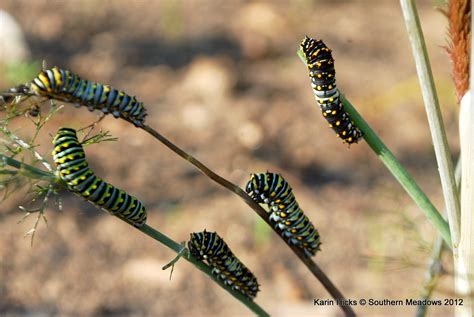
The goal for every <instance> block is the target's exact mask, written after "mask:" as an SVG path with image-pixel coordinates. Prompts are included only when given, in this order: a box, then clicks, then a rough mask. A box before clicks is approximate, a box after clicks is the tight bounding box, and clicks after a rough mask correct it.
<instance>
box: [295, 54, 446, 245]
mask: <svg viewBox="0 0 474 317" xmlns="http://www.w3.org/2000/svg"><path fill="white" fill-rule="evenodd" d="M297 54H298V56H299V57H300V59H301V60H302V62H303V63H305V64H306V61H305V59H304V56H303V53H302V52H301V50H299V51H298V52H297ZM340 99H341V101H342V103H343V104H344V110H346V111H347V113H349V116H350V117H351V119H352V121H354V123H355V125H356V126H357V127H359V129H360V130H362V132H364V139H365V141H366V142H367V144H368V145H369V146H370V147H371V148H372V150H373V151H374V152H375V154H376V155H377V156H378V157H379V159H380V160H381V161H382V162H383V163H384V164H385V166H386V167H387V168H388V170H389V171H390V172H391V173H392V175H393V176H394V177H395V178H396V179H397V181H398V182H399V183H400V185H402V187H403V189H405V191H406V192H407V193H408V195H409V196H410V197H411V198H412V199H413V201H414V202H415V203H416V204H417V205H418V207H420V209H421V210H422V211H423V212H424V214H425V216H426V217H427V218H428V219H429V220H430V221H431V223H432V224H433V226H434V227H435V228H436V229H437V230H438V231H439V233H440V234H441V236H442V237H443V239H444V241H445V242H446V244H447V245H448V246H449V247H450V248H452V244H451V234H450V232H449V226H448V223H447V222H446V220H444V218H443V216H441V214H440V213H439V211H438V210H437V209H436V207H435V206H434V205H433V204H432V203H431V201H430V200H429V198H428V197H427V196H426V194H425V193H424V192H423V191H422V190H421V188H420V187H419V186H418V184H417V183H416V182H415V180H414V179H413V178H412V177H411V176H410V174H409V173H408V171H407V170H406V169H405V168H404V167H403V166H402V164H401V163H400V162H399V161H398V160H397V158H396V157H395V155H393V153H392V152H391V151H390V150H389V148H388V147H387V146H386V145H385V144H384V143H383V142H382V140H381V139H380V138H379V137H378V136H377V134H376V133H375V132H374V130H372V129H371V128H370V126H369V125H368V124H367V122H365V120H364V119H363V118H362V117H361V115H360V114H359V113H358V112H357V110H356V109H355V108H354V106H353V105H352V104H351V103H350V102H349V100H347V99H346V98H345V96H344V95H343V94H342V93H340Z"/></svg>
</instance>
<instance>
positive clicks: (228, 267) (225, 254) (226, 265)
mask: <svg viewBox="0 0 474 317" xmlns="http://www.w3.org/2000/svg"><path fill="white" fill-rule="evenodd" d="M188 249H189V252H190V253H191V255H193V257H195V258H196V259H197V260H199V261H203V260H206V261H207V263H208V264H209V265H210V266H211V267H212V273H213V274H215V275H216V276H217V277H218V278H219V279H220V280H222V281H223V282H224V284H226V285H231V286H232V289H233V290H235V291H238V292H240V293H242V294H243V295H245V296H246V297H247V298H248V299H250V300H253V299H254V298H255V296H256V295H257V292H258V291H259V288H258V287H259V284H258V282H257V278H256V277H255V276H254V275H253V274H252V272H250V270H249V269H248V268H247V267H246V266H245V265H244V264H243V263H242V262H241V261H240V260H239V259H238V258H237V257H236V256H235V255H234V254H233V253H232V251H231V250H230V249H229V247H228V246H227V244H226V243H225V241H224V240H223V239H222V238H221V237H219V235H218V234H217V233H216V232H207V231H206V230H204V231H203V232H195V233H191V239H190V240H189V242H188Z"/></svg>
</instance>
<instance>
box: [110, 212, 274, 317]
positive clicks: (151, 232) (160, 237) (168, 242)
mask: <svg viewBox="0 0 474 317" xmlns="http://www.w3.org/2000/svg"><path fill="white" fill-rule="evenodd" d="M119 219H121V218H119ZM121 220H123V219H121ZM123 221H125V220H123ZM125 222H126V221H125ZM126 223H128V222H126ZM134 228H136V229H138V230H140V231H141V232H143V233H144V234H146V235H147V236H149V237H151V238H153V239H155V240H156V241H158V242H160V243H162V244H164V245H165V246H167V247H168V248H170V249H172V250H173V251H175V252H176V253H179V252H181V251H182V249H183V246H182V245H180V244H179V243H177V242H175V241H173V240H172V239H170V238H168V237H167V236H166V235H164V234H162V233H161V232H159V231H158V230H155V229H154V228H153V227H150V226H149V225H144V226H143V227H140V228H137V227H134ZM182 258H183V259H185V260H186V261H188V262H191V263H192V264H193V265H194V266H195V267H196V268H197V269H198V270H200V271H202V272H203V273H204V274H206V275H207V276H209V277H210V278H211V279H212V280H213V281H214V282H216V283H217V284H219V286H220V287H222V288H223V289H225V290H226V291H227V292H228V293H230V295H232V296H233V297H235V298H236V299H237V300H238V301H240V302H241V303H242V304H244V305H245V306H247V308H249V309H250V310H251V311H252V312H254V313H255V314H256V315H257V316H270V315H269V314H268V313H267V312H266V311H265V310H263V309H262V308H261V307H260V306H259V305H257V304H256V303H255V302H254V301H251V300H249V299H247V298H246V297H245V296H244V295H243V294H241V293H240V292H236V291H234V290H232V287H231V286H229V285H226V284H224V283H223V282H222V281H221V280H220V279H218V278H217V276H216V275H214V274H212V269H211V268H210V267H209V266H207V265H206V264H204V263H203V262H201V261H197V260H196V259H194V258H193V257H191V256H189V257H188V256H186V255H185V256H183V257H182Z"/></svg>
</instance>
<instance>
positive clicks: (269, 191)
mask: <svg viewBox="0 0 474 317" xmlns="http://www.w3.org/2000/svg"><path fill="white" fill-rule="evenodd" d="M245 191H246V192H247V194H249V195H250V197H252V199H253V200H254V201H256V202H257V203H264V204H267V205H268V207H269V210H270V211H269V212H270V215H269V219H270V221H271V222H272V223H274V224H275V228H276V229H277V230H278V231H279V232H281V235H282V236H283V237H284V238H285V239H287V241H288V242H289V243H291V244H294V245H296V246H298V247H299V248H300V249H302V250H303V251H304V253H305V255H306V256H308V257H311V256H314V255H315V254H316V252H317V251H319V246H320V245H321V242H320V237H319V233H318V231H317V230H316V228H315V227H314V225H313V224H312V223H311V221H310V220H309V218H308V217H307V216H306V215H305V214H304V212H303V210H301V208H300V207H299V205H298V202H297V201H296V198H295V195H294V194H293V190H292V189H291V187H290V185H289V184H288V182H287V181H286V180H285V179H284V178H283V177H282V176H281V175H280V174H275V173H270V172H266V173H260V174H251V176H250V181H249V182H248V183H247V186H246V188H245Z"/></svg>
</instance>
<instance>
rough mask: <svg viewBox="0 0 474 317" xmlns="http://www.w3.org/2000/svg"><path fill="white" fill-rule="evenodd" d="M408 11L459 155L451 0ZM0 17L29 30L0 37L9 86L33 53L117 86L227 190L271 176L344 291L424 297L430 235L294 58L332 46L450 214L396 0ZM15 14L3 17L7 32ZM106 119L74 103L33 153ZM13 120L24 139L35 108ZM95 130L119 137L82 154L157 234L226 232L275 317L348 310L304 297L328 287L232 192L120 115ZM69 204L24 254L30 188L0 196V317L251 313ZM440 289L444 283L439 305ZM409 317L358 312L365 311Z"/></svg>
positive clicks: (382, 131)
mask: <svg viewBox="0 0 474 317" xmlns="http://www.w3.org/2000/svg"><path fill="white" fill-rule="evenodd" d="M417 3H418V4H419V11H420V18H421V23H422V26H423V29H424V32H425V37H426V42H427V46H428V51H429V54H430V58H431V62H432V66H433V72H434V76H435V80H436V83H437V89H438V92H439V96H440V101H441V106H442V111H443V114H444V116H445V117H444V118H445V124H446V128H447V133H448V138H449V142H450V145H451V146H452V148H453V150H454V153H453V155H454V157H455V158H457V150H458V135H457V124H456V121H457V105H456V101H455V98H454V91H453V84H452V81H451V75H450V68H451V64H450V60H449V58H448V56H447V54H446V52H445V46H446V45H447V37H446V32H447V21H446V18H445V17H444V16H443V14H442V13H440V12H439V11H438V10H436V7H437V6H441V7H442V6H443V3H442V2H440V1H432V0H426V1H417ZM0 10H4V11H5V12H7V13H8V14H9V15H11V16H12V17H13V18H14V19H15V20H16V21H17V23H18V25H19V27H20V28H21V31H22V32H23V38H21V34H20V37H15V36H13V35H12V34H15V33H18V32H13V33H8V35H7V36H5V35H2V36H3V37H2V36H0V38H1V39H2V41H1V46H0V48H1V50H2V52H1V53H2V54H0V55H1V57H2V59H3V60H2V61H0V63H1V64H0V91H4V90H6V89H7V88H9V87H13V86H15V85H18V84H20V83H24V82H27V81H29V80H31V79H32V78H33V77H34V76H36V74H37V73H38V71H39V69H40V67H41V63H42V61H43V60H45V61H46V63H47V65H48V66H54V65H57V66H59V67H63V68H69V69H71V70H73V71H74V72H76V73H78V74H80V75H81V76H83V77H84V78H88V79H91V80H94V81H100V82H102V83H107V84H112V85H114V86H115V87H118V88H121V89H124V90H125V91H126V92H128V93H129V94H131V95H136V96H138V98H139V100H141V101H143V102H144V103H145V104H146V105H147V109H148V113H149V116H148V117H147V123H148V124H149V125H151V126H152V127H153V128H155V129H157V130H158V131H160V132H161V133H162V134H164V135H165V136H166V137H168V138H169V139H170V140H172V141H173V142H175V143H176V144H177V145H179V146H180V147H182V148H184V149H185V150H186V151H189V153H191V154H193V155H194V156H196V157H197V158H198V159H200V160H201V161H202V162H204V163H205V164H206V165H208V166H209V167H211V168H212V169H213V170H215V171H216V172H217V173H219V174H220V175H222V176H224V177H226V178H228V179H229V180H231V181H232V182H234V183H237V184H239V185H240V186H244V185H245V183H246V182H247V180H248V177H249V174H250V173H255V172H264V171H266V170H270V171H272V172H279V173H282V175H283V176H284V177H285V178H286V179H287V180H288V181H289V182H290V184H291V185H292V187H293V189H294V192H295V194H296V197H297V199H298V201H299V203H300V206H301V207H302V208H303V210H305V212H306V214H307V215H308V216H309V217H310V219H311V220H312V221H313V223H314V224H315V226H316V227H317V228H318V229H319V231H320V234H321V239H322V242H323V245H322V251H321V252H320V253H318V254H317V256H316V257H315V260H316V262H317V263H318V264H319V265H320V266H321V268H322V269H323V270H325V272H326V273H327V274H328V276H329V277H330V278H331V279H332V280H333V281H334V283H335V284H336V285H337V286H338V287H339V288H340V290H341V291H342V292H343V294H344V295H345V296H346V297H348V298H351V299H361V298H365V299H368V298H376V299H385V298H387V299H402V300H404V299H405V298H417V297H418V296H419V294H420V292H421V290H422V281H423V277H424V273H425V267H426V265H427V263H428V261H429V258H430V248H431V244H432V242H433V241H434V240H435V237H436V233H435V231H434V229H433V228H432V227H431V225H430V224H429V223H428V221H427V220H426V218H425V217H424V215H423V214H422V213H421V211H420V210H419V209H418V208H417V207H416V206H415V204H414V203H413V202H412V201H411V200H410V198H409V197H408V196H407V195H406V194H405V192H404V191H403V189H402V188H401V187H400V186H399V185H398V183H397V182H396V181H395V180H394V178H393V177H392V176H391V174H389V172H388V171H387V170H386V168H385V167H384V166H383V164H382V163H381V162H380V161H379V160H378V159H377V157H376V156H375V155H374V153H373V152H372V151H371V150H370V148H369V147H368V146H367V144H366V143H365V142H363V141H362V142H361V143H360V144H356V145H353V146H351V147H350V149H349V148H348V147H347V145H344V144H342V142H341V140H340V139H338V138H336V136H335V134H334V132H333V131H332V130H331V129H330V128H328V127H327V123H326V122H325V121H324V119H323V118H322V116H321V114H320V110H319V109H318V108H317V106H316V103H315V101H314V97H313V94H312V91H311V88H310V82H309V79H308V72H307V69H306V67H305V65H304V64H303V63H302V62H301V61H300V59H299V58H298V57H297V56H296V51H297V49H298V47H299V44H300V41H301V40H302V39H303V37H304V36H305V35H310V36H312V37H318V38H322V39H323V40H324V41H325V43H326V44H327V45H328V46H329V47H330V48H331V49H332V50H333V56H334V58H335V60H336V70H337V84H338V87H339V88H340V89H341V90H342V91H343V92H344V94H345V95H346V96H347V97H348V99H349V100H350V101H351V102H352V103H353V104H354V105H355V106H356V107H357V109H358V111H359V112H360V113H361V114H362V115H363V116H364V118H365V119H366V121H368V123H369V124H370V125H371V127H372V128H373V129H374V130H375V131H376V132H377V133H379V135H380V137H381V138H382V139H383V140H384V141H385V143H386V144H387V145H388V146H389V147H390V149H391V150H392V151H393V152H394V153H395V155H396V156H397V157H398V158H399V159H400V160H401V161H402V163H403V164H404V165H405V167H406V168H407V169H408V170H409V172H410V173H412V175H413V176H414V178H415V179H416V180H417V182H418V183H419V185H420V186H421V187H422V189H423V190H424V191H425V192H426V193H427V195H428V196H429V197H430V198H431V199H432V201H433V203H434V204H435V205H436V206H437V207H438V209H439V210H442V209H443V199H442V194H441V188H440V182H439V178H438V173H437V167H436V161H435V158H434V153H433V150H432V145H431V137H430V135H429V131H428V124H427V120H426V115H425V113H424V106H423V104H422V99H421V94H420V90H419V86H418V80H417V77H416V70H415V66H414V62H413V57H412V55H411V48H410V46H409V42H408V38H407V35H406V33H405V25H404V21H403V19H402V14H401V12H400V7H399V3H398V2H397V1H375V0H372V1H371V0H366V1H306V0H296V1H291V2H290V3H288V2H285V1H276V2H257V1H239V0H231V1H225V2H216V1H210V0H202V1H201V0H200V1H179V0H163V1H124V0H115V1H97V0H82V1H79V0H75V1H67V2H66V1H64V2H60V1H44V0H38V1H24V0H23V1H15V0H2V2H1V3H0ZM8 19H9V18H8V17H6V16H5V14H4V13H2V14H1V15H0V28H3V26H4V25H5V28H3V29H6V25H7V20H8ZM8 22H9V21H8ZM22 43H26V46H24V45H23V44H22ZM11 52H16V53H15V54H10V53H11ZM10 55H13V57H11V56H10ZM0 115H1V114H0ZM97 118H98V114H97V113H90V112H88V111H87V110H86V109H85V108H80V109H76V108H74V107H72V106H69V105H66V106H65V107H64V108H63V110H61V112H60V113H59V114H58V115H56V116H55V118H54V119H53V120H51V121H49V122H48V124H47V125H46V126H45V127H44V128H43V129H42V131H41V135H40V137H39V139H38V143H40V144H39V147H38V151H40V152H41V153H44V155H45V157H46V158H47V159H48V160H50V161H52V160H51V154H50V151H51V143H50V142H51V135H53V134H54V133H55V132H56V131H57V129H58V128H59V127H61V126H69V127H73V128H76V129H77V128H80V127H84V126H86V125H88V124H90V123H91V122H93V121H94V120H96V119H97ZM22 120H23V121H22ZM14 124H16V125H17V126H18V127H22V130H21V131H20V132H18V134H19V135H20V136H22V137H24V138H25V139H28V138H29V137H31V131H32V130H31V129H32V124H31V122H30V121H29V120H28V119H27V118H23V119H21V118H20V119H17V122H14ZM99 127H101V128H104V129H108V130H110V132H111V133H112V134H113V135H114V136H116V137H118V142H105V143H101V144H100V145H91V146H88V147H87V148H86V152H87V155H88V157H89V162H90V164H91V166H92V168H93V169H94V170H95V171H96V173H97V174H98V175H100V176H101V177H103V178H104V179H106V180H108V181H109V182H111V183H112V184H114V185H116V186H118V187H120V188H123V189H124V190H126V191H128V192H129V193H131V194H133V195H136V196H137V197H139V198H140V199H141V200H142V201H143V202H144V204H145V205H146V206H147V209H148V212H149V216H148V219H149V220H148V223H149V224H150V225H151V226H153V227H156V228H157V229H158V230H160V231H162V232H163V233H165V234H167V235H168V236H170V237H171V238H173V239H174V240H176V241H179V242H181V241H185V240H188V238H189V233H190V232H193V231H201V230H203V229H205V228H206V229H207V230H210V231H217V232H218V233H219V234H220V235H221V236H222V237H224V238H225V240H226V241H227V243H228V244H229V246H230V247H231V249H232V250H233V251H234V253H236V254H237V256H238V257H239V258H240V259H241V260H242V261H243V262H244V263H245V264H246V265H247V266H248V267H249V268H250V269H251V270H252V271H253V272H254V274H255V275H256V276H257V277H258V280H259V282H260V284H261V292H260V293H259V294H258V296H257V298H256V302H257V303H258V304H259V305H261V306H262V307H263V308H264V309H266V310H267V311H268V312H269V313H271V314H272V315H274V316H340V315H341V312H340V310H339V308H338V307H335V306H326V307H318V306H313V298H322V299H329V298H330V296H329V294H328V293H327V292H326V291H325V289H324V288H323V287H322V286H321V285H320V283H319V282H318V281H317V280H316V279H314V278H313V276H312V275H311V274H310V272H309V271H308V270H307V269H306V267H304V266H303V264H302V263H300V262H299V261H298V260H297V258H296V257H295V256H294V254H293V253H292V252H291V251H290V250H289V248H288V247H286V246H285V244H284V243H283V242H282V241H281V239H280V238H279V237H278V236H277V235H276V234H274V233H273V232H272V231H269V230H268V229H267V228H266V226H265V225H263V224H262V222H261V220H260V219H258V216H257V215H256V214H255V213H254V212H253V211H252V210H250V209H249V208H248V207H247V205H245V204H244V203H243V202H242V201H241V200H240V199H239V198H237V196H235V195H233V194H231V193H230V192H228V191H226V190H224V189H222V188H221V187H219V186H217V185H216V184H215V183H213V182H212V181H210V180H209V179H207V178H206V177H205V176H203V175H202V174H201V173H199V172H198V171H197V170H196V169H195V168H193V167H192V166H191V165H190V164H189V163H187V162H186V161H183V160H182V159H180V158H178V157H177V156H176V155H175V154H174V153H172V152H171V151H169V150H168V149H167V148H165V147H164V146H162V145H161V144H160V143H159V142H157V141H156V140H154V139H152V138H151V137H150V136H149V135H147V134H146V133H144V132H143V131H141V130H139V129H136V128H135V127H133V126H132V125H131V124H128V123H127V122H125V121H123V120H116V119H114V118H112V117H106V118H105V119H104V120H102V121H101V122H100V124H99ZM62 196H63V210H62V211H58V210H57V209H55V208H49V209H48V210H47V213H46V216H47V219H48V226H47V227H46V226H45V225H44V224H43V223H42V224H40V226H39V230H38V232H37V234H36V237H35V242H34V245H33V247H31V246H30V238H29V237H28V238H23V235H24V234H25V233H26V232H27V231H28V230H30V229H31V228H32V226H33V224H34V220H35V219H34V216H33V217H30V218H28V219H27V220H26V221H24V222H22V223H20V224H18V221H19V220H20V219H21V217H22V215H23V213H22V212H21V210H19V208H18V206H19V205H25V206H27V205H28V200H25V193H24V192H18V193H16V194H15V195H12V196H11V197H9V199H8V200H6V201H2V202H1V205H0V315H3V316H5V315H6V316H207V315H226V316H236V315H239V316H242V315H251V313H250V312H249V311H248V310H247V309H246V307H244V306H243V305H241V304H240V303H239V302H237V301H236V300H234V299H233V298H232V297H230V296H228V295H227V294H226V292H225V291H223V290H222V289H221V288H220V287H218V286H217V285H216V284H214V283H213V282H212V281H211V280H210V279H208V278H207V277H206V276H205V275H203V274H201V273H200V272H199V271H198V270H196V269H195V268H194V267H193V266H192V265H190V264H188V263H187V262H186V261H179V262H178V264H177V265H176V267H175V269H174V273H173V276H172V279H171V280H170V279H169V275H170V272H169V271H162V270H161V267H162V266H163V265H165V264H166V263H168V262H169V261H170V260H171V259H172V258H174V256H175V254H174V253H173V252H171V251H170V250H168V249H167V248H165V247H164V246H162V245H160V244H157V243H156V242H155V241H154V240H152V239H149V238H147V237H146V236H144V235H143V234H141V233H140V232H139V231H137V230H133V229H132V228H131V227H129V226H128V225H126V224H125V223H123V222H122V221H120V220H118V219H116V218H114V217H110V216H109V215H107V214H106V213H104V212H102V211H99V210H98V209H96V208H95V207H93V206H92V205H90V204H88V203H86V202H84V201H82V200H81V199H79V198H77V197H75V196H73V195H72V194H69V193H66V192H64V193H63V195H62ZM445 262H446V265H447V266H446V268H447V270H448V271H450V261H449V258H448V260H447V261H445ZM451 296H452V279H451V277H450V276H449V275H446V276H444V277H443V278H442V279H441V284H440V286H439V287H438V288H437V291H436V293H435V298H438V299H444V298H449V297H451ZM415 309H416V307H409V306H408V307H407V306H394V307H393V306H392V307H380V306H379V307H369V306H366V307H360V306H358V307H355V310H356V312H358V313H359V314H361V315H367V316H381V315H387V316H391V315H408V314H410V315H413V314H414V312H415ZM429 313H430V316H447V315H449V314H452V311H451V310H450V308H449V307H441V308H431V309H430V311H429Z"/></svg>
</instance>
